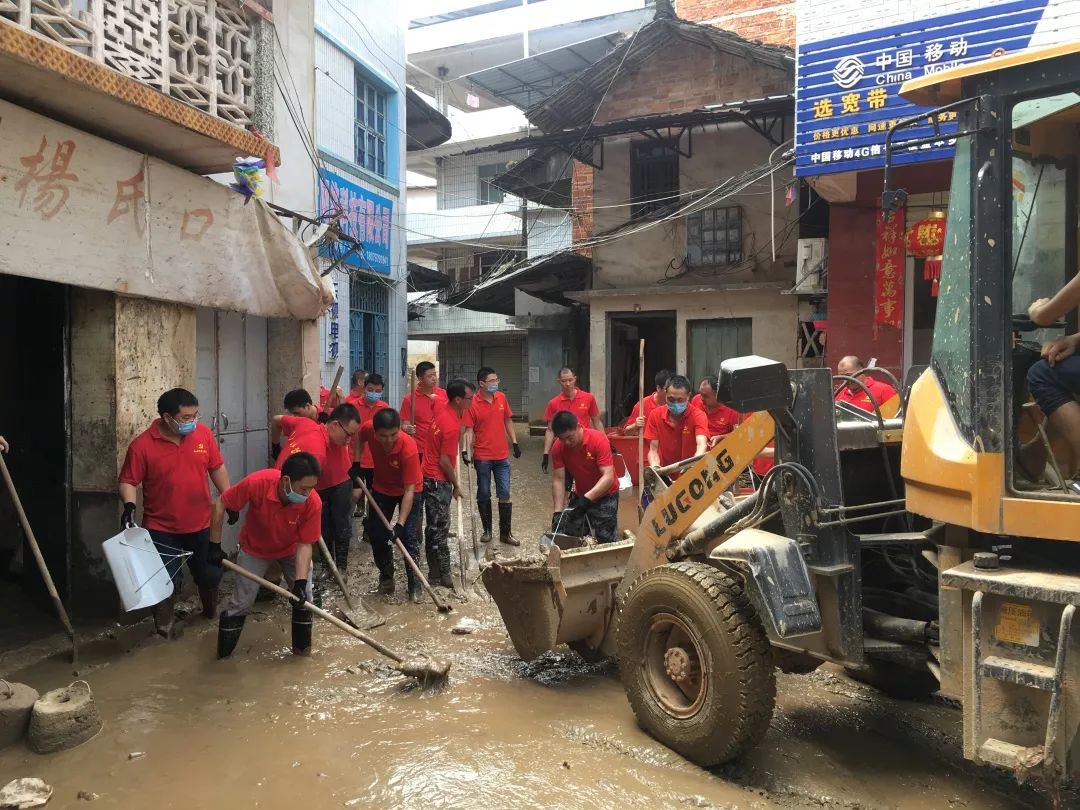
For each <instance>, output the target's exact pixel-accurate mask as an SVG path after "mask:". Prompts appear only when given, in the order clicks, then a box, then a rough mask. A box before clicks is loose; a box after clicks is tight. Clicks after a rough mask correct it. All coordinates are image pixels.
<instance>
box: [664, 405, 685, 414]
mask: <svg viewBox="0 0 1080 810" xmlns="http://www.w3.org/2000/svg"><path fill="white" fill-rule="evenodd" d="M667 409H668V411H669V412H670V413H671V415H672V416H682V415H683V414H684V413H685V412H686V403H685V402H669V403H668V404H667Z"/></svg>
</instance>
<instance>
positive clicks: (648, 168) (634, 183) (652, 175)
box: [630, 138, 680, 219]
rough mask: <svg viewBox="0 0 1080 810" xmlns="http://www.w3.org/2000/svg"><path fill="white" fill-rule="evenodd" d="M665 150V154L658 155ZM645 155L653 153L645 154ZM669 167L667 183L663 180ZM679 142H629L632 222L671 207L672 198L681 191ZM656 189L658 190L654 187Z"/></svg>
mask: <svg viewBox="0 0 1080 810" xmlns="http://www.w3.org/2000/svg"><path fill="white" fill-rule="evenodd" d="M657 150H666V151H667V153H666V154H656V151H657ZM644 152H653V153H654V154H651V155H643V153H644ZM665 164H667V165H668V169H667V172H666V174H667V178H666V179H667V181H668V182H666V183H660V182H658V180H659V179H661V178H662V174H663V173H664V172H663V166H664V165H665ZM679 179H680V178H679V142H678V140H677V139H675V138H665V139H662V140H658V139H656V138H649V139H647V140H641V141H631V142H630V200H631V205H630V219H639V218H641V217H644V216H648V215H649V214H651V213H652V212H653V211H655V210H657V209H658V208H662V207H663V206H665V205H669V204H670V203H671V202H672V201H671V199H669V198H670V197H671V196H672V195H673V194H677V193H678V192H679ZM651 186H655V187H651Z"/></svg>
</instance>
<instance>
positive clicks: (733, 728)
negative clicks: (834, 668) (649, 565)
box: [617, 561, 776, 766]
mask: <svg viewBox="0 0 1080 810" xmlns="http://www.w3.org/2000/svg"><path fill="white" fill-rule="evenodd" d="M658 572H665V573H658ZM670 573H674V574H676V575H678V576H679V577H681V578H683V579H684V580H686V581H688V582H690V583H693V585H694V586H695V587H696V589H697V590H698V591H699V592H700V594H701V595H702V596H704V597H706V598H707V599H708V600H709V602H710V603H711V605H712V606H713V607H714V608H715V610H716V614H717V618H718V619H719V620H720V623H721V625H722V628H721V634H722V635H724V636H725V637H726V640H727V644H728V648H729V649H730V652H731V655H732V656H733V658H734V661H733V662H730V663H734V665H735V672H734V673H733V672H730V671H727V672H722V673H714V674H713V678H712V681H713V683H715V682H716V680H717V678H722V679H726V681H727V682H728V683H730V682H731V678H732V677H733V676H734V677H736V678H737V681H738V689H737V695H738V698H737V708H735V710H734V711H732V712H729V713H727V714H725V715H724V716H723V717H722V718H718V719H720V720H722V722H718V723H713V728H712V729H711V732H710V733H709V734H707V735H706V736H705V737H704V738H701V739H698V740H691V741H685V740H680V739H666V738H665V735H664V733H663V732H664V731H666V730H668V729H664V728H660V729H657V728H656V726H655V725H654V723H653V720H654V718H653V716H652V713H651V712H650V705H651V704H652V702H653V699H652V697H651V695H649V694H648V690H647V687H644V686H643V684H641V683H639V682H638V674H637V673H638V669H639V666H638V665H639V663H640V655H641V654H640V650H641V637H640V628H632V627H630V626H628V624H627V623H626V622H623V621H622V619H623V618H624V617H625V616H627V613H628V611H627V609H628V608H629V607H630V606H632V604H633V600H634V598H635V596H637V595H638V593H639V592H640V591H641V588H642V586H643V584H647V583H648V582H649V581H651V580H652V579H654V578H656V577H659V576H666V575H669V574H670ZM635 631H637V632H635ZM617 634H618V650H619V670H620V673H621V677H622V681H623V686H624V689H625V691H626V693H627V699H628V700H629V701H630V706H631V708H632V709H633V711H634V715H635V717H636V718H637V720H638V723H639V725H641V726H642V727H643V728H644V729H645V730H646V731H648V732H649V733H650V734H652V735H653V736H654V737H657V739H659V740H660V741H661V742H663V743H664V744H665V745H667V746H669V747H670V748H673V749H674V750H676V751H678V752H679V753H680V754H682V755H683V756H685V757H687V758H688V759H690V760H692V761H694V762H695V763H697V764H699V765H702V766H711V765H718V764H721V763H724V762H728V761H730V760H732V759H736V758H737V757H739V756H742V755H743V754H745V753H746V752H747V751H749V750H750V749H752V748H753V747H754V746H756V745H757V744H758V743H759V742H761V740H762V738H763V737H764V736H765V733H766V732H767V731H768V728H769V723H770V721H771V720H772V715H773V709H774V707H775V704H776V673H775V671H774V669H773V658H772V648H771V646H770V644H769V639H768V636H767V635H766V633H765V628H764V626H763V624H762V622H761V619H760V617H758V615H757V612H756V611H755V609H754V607H753V605H752V604H751V602H750V598H749V596H748V595H747V593H746V590H745V588H744V586H743V582H742V580H741V579H739V578H738V577H734V576H731V575H730V574H728V573H727V572H725V571H722V570H719V569H716V568H714V567H712V566H710V565H707V564H705V563H700V562H691V561H682V562H678V563H673V564H669V565H663V566H659V567H657V568H653V569H650V570H649V571H646V572H645V573H643V574H641V575H640V576H639V577H638V578H637V579H636V580H635V581H634V582H633V584H632V585H631V586H630V587H629V588H628V589H627V592H626V597H625V599H623V600H622V604H621V606H620V611H619V625H618V628H617ZM706 643H708V641H707V640H706ZM715 663H716V662H714V665H715ZM720 663H721V664H722V663H724V662H723V661H721V662H720ZM710 691H712V690H711V689H710ZM643 701H647V702H648V704H649V705H643ZM707 702H708V701H707ZM702 710H703V711H704V710H706V707H703V709H702ZM660 712H662V710H660ZM663 719H665V720H667V723H668V725H671V724H672V723H674V724H678V723H679V722H682V721H679V720H674V719H672V718H670V717H669V716H668V715H666V714H665V715H663Z"/></svg>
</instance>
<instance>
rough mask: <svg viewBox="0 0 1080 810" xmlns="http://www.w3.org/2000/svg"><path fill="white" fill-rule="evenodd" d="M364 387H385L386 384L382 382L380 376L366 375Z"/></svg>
mask: <svg viewBox="0 0 1080 810" xmlns="http://www.w3.org/2000/svg"><path fill="white" fill-rule="evenodd" d="M364 385H365V386H367V385H386V383H385V382H383V378H382V374H368V378H367V380H366V381H365V382H364Z"/></svg>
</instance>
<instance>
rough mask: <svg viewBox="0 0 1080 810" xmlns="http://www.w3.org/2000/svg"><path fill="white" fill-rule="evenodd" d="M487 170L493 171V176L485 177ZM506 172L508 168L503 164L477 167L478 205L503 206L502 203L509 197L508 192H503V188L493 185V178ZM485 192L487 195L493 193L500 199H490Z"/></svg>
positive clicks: (488, 164) (485, 164)
mask: <svg viewBox="0 0 1080 810" xmlns="http://www.w3.org/2000/svg"><path fill="white" fill-rule="evenodd" d="M485 170H488V171H493V174H491V175H489V176H487V177H485V176H484V171H485ZM505 171H506V167H505V166H504V164H502V163H484V164H481V165H480V166H477V168H476V176H477V193H476V201H477V205H501V204H502V203H504V202H506V196H507V195H506V192H505V191H503V190H502V189H501V188H498V187H497V186H493V185H492V184H491V178H492V177H498V176H499V175H500V174H502V173H503V172H505ZM485 190H486V191H487V194H491V193H492V192H493V193H494V194H496V195H498V198H499V199H497V200H492V199H488V196H487V194H485Z"/></svg>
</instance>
